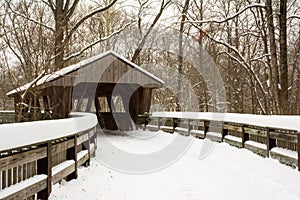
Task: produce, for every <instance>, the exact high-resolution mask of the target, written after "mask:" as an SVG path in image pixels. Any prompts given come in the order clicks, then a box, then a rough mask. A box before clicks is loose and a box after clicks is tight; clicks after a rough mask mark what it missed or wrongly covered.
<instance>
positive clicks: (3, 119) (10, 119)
mask: <svg viewBox="0 0 300 200" xmlns="http://www.w3.org/2000/svg"><path fill="white" fill-rule="evenodd" d="M15 116H16V115H15V111H3V110H0V124H7V123H14V122H15Z"/></svg>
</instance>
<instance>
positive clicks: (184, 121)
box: [145, 112, 300, 171]
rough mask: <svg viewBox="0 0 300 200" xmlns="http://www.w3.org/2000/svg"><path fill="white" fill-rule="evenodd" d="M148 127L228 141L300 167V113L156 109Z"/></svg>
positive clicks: (233, 144) (147, 124)
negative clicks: (201, 111)
mask: <svg viewBox="0 0 300 200" xmlns="http://www.w3.org/2000/svg"><path fill="white" fill-rule="evenodd" d="M274 119H275V120H274ZM145 127H146V128H147V129H149V130H155V131H157V130H163V131H165V132H170V133H173V132H178V133H179V134H182V135H192V136H194V137H196V138H201V139H204V138H209V139H212V140H215V141H218V142H226V143H228V144H230V145H232V146H236V147H239V148H246V149H248V150H250V151H252V152H254V153H256V154H259V155H261V156H263V157H271V158H274V159H277V160H279V161H280V162H281V163H284V164H287V165H289V166H291V167H294V168H296V167H298V170H299V171H300V133H299V130H300V116H294V117H293V116H261V115H243V114H233V113H226V114H224V113H196V112H193V113H185V112H177V113H174V112H155V113H153V114H152V115H151V117H150V118H149V122H148V123H146V126H145Z"/></svg>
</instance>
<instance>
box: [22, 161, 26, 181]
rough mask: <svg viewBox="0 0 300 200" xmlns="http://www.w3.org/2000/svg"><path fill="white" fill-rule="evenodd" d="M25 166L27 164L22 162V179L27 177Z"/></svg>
mask: <svg viewBox="0 0 300 200" xmlns="http://www.w3.org/2000/svg"><path fill="white" fill-rule="evenodd" d="M26 168H27V165H26V164H24V165H23V167H22V171H23V172H22V175H23V177H22V180H25V179H26V178H27V170H26Z"/></svg>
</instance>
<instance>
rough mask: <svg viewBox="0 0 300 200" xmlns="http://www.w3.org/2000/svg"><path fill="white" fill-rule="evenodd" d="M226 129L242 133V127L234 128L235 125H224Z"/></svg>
mask: <svg viewBox="0 0 300 200" xmlns="http://www.w3.org/2000/svg"><path fill="white" fill-rule="evenodd" d="M224 129H227V130H231V131H237V132H242V127H241V126H234V125H230V124H224Z"/></svg>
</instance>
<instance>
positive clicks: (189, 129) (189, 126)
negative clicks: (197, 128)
mask: <svg viewBox="0 0 300 200" xmlns="http://www.w3.org/2000/svg"><path fill="white" fill-rule="evenodd" d="M192 129H193V127H192V125H191V119H188V134H189V135H190V133H191V130H192Z"/></svg>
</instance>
